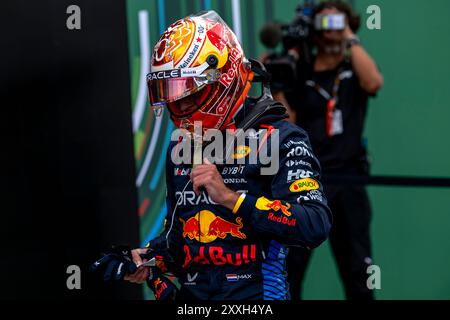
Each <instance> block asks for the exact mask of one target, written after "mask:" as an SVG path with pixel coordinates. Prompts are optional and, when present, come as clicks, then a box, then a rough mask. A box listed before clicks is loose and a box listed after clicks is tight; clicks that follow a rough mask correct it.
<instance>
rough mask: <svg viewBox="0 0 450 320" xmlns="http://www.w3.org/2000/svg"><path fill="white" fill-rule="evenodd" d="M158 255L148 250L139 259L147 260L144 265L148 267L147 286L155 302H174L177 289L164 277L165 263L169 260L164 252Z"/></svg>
mask: <svg viewBox="0 0 450 320" xmlns="http://www.w3.org/2000/svg"><path fill="white" fill-rule="evenodd" d="M158 253H159V254H157V253H156V251H155V250H152V249H149V250H148V251H147V252H146V253H144V254H141V258H143V259H147V260H148V262H147V263H146V264H147V265H148V266H149V276H148V278H147V281H146V282H147V285H148V287H149V288H150V290H152V291H153V293H154V294H155V299H156V300H175V296H176V294H177V292H178V288H177V286H176V285H175V284H174V283H173V282H172V281H171V280H170V279H169V277H167V276H166V275H164V273H165V272H167V271H168V269H167V265H166V263H167V262H170V261H171V259H170V257H169V256H168V255H167V254H166V252H165V251H164V250H163V251H160V252H158Z"/></svg>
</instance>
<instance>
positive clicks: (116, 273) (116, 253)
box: [89, 245, 137, 282]
mask: <svg viewBox="0 0 450 320" xmlns="http://www.w3.org/2000/svg"><path fill="white" fill-rule="evenodd" d="M89 270H90V271H93V272H102V274H103V280H104V281H105V282H110V281H111V280H115V281H121V280H123V278H124V277H125V274H127V273H135V272H136V270H137V267H136V265H135V264H134V262H133V258H132V256H131V248H130V247H129V246H124V245H118V246H112V247H111V248H110V249H109V250H108V251H107V252H105V253H103V257H102V258H101V259H99V260H97V261H95V262H94V264H93V265H92V266H91V267H90V268H89Z"/></svg>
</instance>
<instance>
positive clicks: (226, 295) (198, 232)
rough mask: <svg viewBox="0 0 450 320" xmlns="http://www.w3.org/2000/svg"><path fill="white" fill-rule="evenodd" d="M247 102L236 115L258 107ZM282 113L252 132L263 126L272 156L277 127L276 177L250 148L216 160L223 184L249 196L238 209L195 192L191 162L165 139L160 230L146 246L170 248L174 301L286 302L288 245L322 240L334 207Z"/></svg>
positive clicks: (302, 138)
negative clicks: (179, 157) (178, 161)
mask: <svg viewBox="0 0 450 320" xmlns="http://www.w3.org/2000/svg"><path fill="white" fill-rule="evenodd" d="M249 101H250V100H249V99H248V100H247V101H246V105H245V108H244V111H240V113H242V112H245V110H248V108H254V107H255V102H253V103H251V102H249ZM273 104H276V103H275V102H273ZM278 106H279V105H278ZM269 109H270V108H269ZM283 112H284V111H283ZM283 118H285V115H275V114H271V111H270V110H268V111H266V112H265V114H264V116H262V117H260V119H261V121H259V123H255V124H254V125H253V128H255V130H259V129H268V130H266V131H257V133H260V132H261V134H262V133H263V132H265V138H264V139H261V141H263V140H264V141H266V143H267V146H268V147H269V148H268V152H267V154H269V155H270V154H271V149H270V145H271V143H270V141H271V139H272V137H273V134H271V132H274V131H271V132H270V130H273V129H278V130H279V169H278V171H277V172H276V173H275V174H272V175H261V171H260V169H261V167H262V166H263V165H262V164H261V162H260V160H259V159H258V161H257V163H256V164H250V160H249V159H250V156H248V155H247V153H248V152H252V151H251V150H249V148H245V147H242V146H238V147H236V154H235V155H234V156H235V157H236V158H241V159H242V158H244V159H245V163H243V164H226V165H225V164H219V165H217V168H218V170H219V173H220V174H221V175H222V177H223V180H224V183H225V185H226V186H227V187H228V188H230V189H232V190H234V191H236V192H239V193H245V194H246V196H245V198H244V200H243V202H242V203H241V205H240V206H239V208H238V209H237V211H236V213H233V212H232V211H230V210H229V209H227V208H225V207H223V206H221V205H218V204H215V203H213V201H212V200H211V199H210V198H209V197H208V195H207V194H206V192H205V191H202V193H201V195H200V196H196V195H195V193H194V191H193V188H192V183H189V179H190V177H189V174H190V172H191V166H189V165H175V164H174V163H173V162H172V160H171V153H172V150H173V149H174V148H177V146H179V142H178V143H177V142H172V143H171V144H170V146H169V148H168V153H167V160H166V161H167V163H166V179H167V203H166V204H167V216H166V221H165V230H164V232H163V233H162V234H161V235H160V236H159V237H158V238H156V239H154V240H152V241H150V242H149V244H148V247H150V248H152V249H155V250H161V249H162V248H164V247H166V246H168V247H169V252H170V254H171V256H172V257H173V258H174V259H175V264H173V265H175V266H176V267H175V269H176V270H174V273H175V274H176V276H177V277H178V279H179V282H180V284H181V290H180V292H179V293H178V298H180V299H187V300H189V299H201V300H210V299H219V300H226V299H236V300H237V299H239V300H247V299H251V300H254V299H258V300H262V299H264V300H285V299H289V286H288V283H287V281H286V268H285V258H286V254H287V247H288V246H302V247H317V246H318V245H320V244H321V243H322V242H323V241H324V240H325V239H326V238H327V236H328V233H329V230H330V228H331V212H330V209H329V208H328V206H327V201H326V198H325V195H324V192H323V189H322V184H321V182H320V171H321V169H320V165H319V162H318V160H317V159H316V157H315V156H314V154H313V152H312V149H311V147H310V143H309V139H308V136H307V134H306V132H305V131H304V130H302V129H301V128H300V127H298V126H296V125H293V124H291V123H288V122H287V121H285V120H283ZM257 138H259V137H258V134H257V135H255V136H253V137H246V145H247V146H249V145H250V141H249V140H250V139H257ZM239 150H240V152H238V151H239ZM174 209H175V210H174Z"/></svg>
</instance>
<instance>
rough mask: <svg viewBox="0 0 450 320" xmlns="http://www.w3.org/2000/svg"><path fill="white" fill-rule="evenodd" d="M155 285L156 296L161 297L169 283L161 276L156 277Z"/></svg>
mask: <svg viewBox="0 0 450 320" xmlns="http://www.w3.org/2000/svg"><path fill="white" fill-rule="evenodd" d="M153 285H154V286H155V298H156V299H159V298H160V297H161V295H162V294H163V292H164V290H166V289H167V283H165V282H162V281H161V279H160V278H156V279H155V281H154V282H153Z"/></svg>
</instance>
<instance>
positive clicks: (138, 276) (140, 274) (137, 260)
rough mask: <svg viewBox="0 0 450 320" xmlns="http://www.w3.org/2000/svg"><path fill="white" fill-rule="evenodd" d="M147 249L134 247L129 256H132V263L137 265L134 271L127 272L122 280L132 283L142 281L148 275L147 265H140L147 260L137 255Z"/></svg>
mask: <svg viewBox="0 0 450 320" xmlns="http://www.w3.org/2000/svg"><path fill="white" fill-rule="evenodd" d="M146 251H147V249H134V250H132V251H131V256H132V257H133V262H134V264H135V265H136V266H137V267H138V268H137V270H136V272H135V273H132V274H130V273H127V274H126V275H125V277H124V280H126V281H130V282H132V283H139V284H141V283H144V282H145V280H147V278H148V276H149V267H141V266H140V265H141V264H143V263H144V262H147V260H146V259H144V260H142V258H141V257H140V256H139V255H140V254H143V253H145V252H146Z"/></svg>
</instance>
